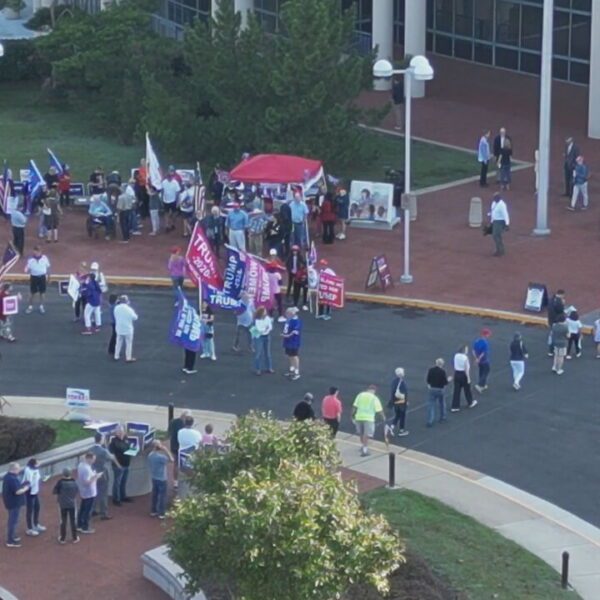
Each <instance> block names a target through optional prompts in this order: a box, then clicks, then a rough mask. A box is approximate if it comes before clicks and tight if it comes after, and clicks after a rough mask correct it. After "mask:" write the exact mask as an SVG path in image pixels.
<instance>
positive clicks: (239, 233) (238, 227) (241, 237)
mask: <svg viewBox="0 0 600 600" xmlns="http://www.w3.org/2000/svg"><path fill="white" fill-rule="evenodd" d="M225 225H226V226H227V237H228V238H229V244H230V245H231V246H233V247H234V248H237V249H238V250H241V251H242V252H246V229H248V213H247V212H246V211H245V210H240V204H239V202H234V204H233V209H232V210H231V211H230V212H229V214H228V215H227V218H226V219H225Z"/></svg>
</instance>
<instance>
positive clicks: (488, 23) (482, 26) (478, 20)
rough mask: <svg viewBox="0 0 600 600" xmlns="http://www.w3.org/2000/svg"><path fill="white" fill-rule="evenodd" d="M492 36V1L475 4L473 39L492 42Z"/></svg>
mask: <svg viewBox="0 0 600 600" xmlns="http://www.w3.org/2000/svg"><path fill="white" fill-rule="evenodd" d="M493 36H494V4H493V2H492V0H477V2H475V37H476V38H477V39H478V40H488V41H490V42H491V41H492V40H493Z"/></svg>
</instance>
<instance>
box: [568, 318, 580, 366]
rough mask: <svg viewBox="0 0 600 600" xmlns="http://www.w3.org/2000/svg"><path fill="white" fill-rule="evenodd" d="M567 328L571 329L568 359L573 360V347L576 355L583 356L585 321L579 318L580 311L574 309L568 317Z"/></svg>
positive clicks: (577, 356)
mask: <svg viewBox="0 0 600 600" xmlns="http://www.w3.org/2000/svg"><path fill="white" fill-rule="evenodd" d="M566 322H567V328H568V330H569V340H568V344H567V356H566V359H567V360H571V347H573V350H574V353H575V357H576V358H579V357H580V356H581V330H582V329H583V323H582V322H581V321H580V320H579V313H578V312H577V311H576V310H572V311H571V312H570V313H569V316H568V317H567V321H566Z"/></svg>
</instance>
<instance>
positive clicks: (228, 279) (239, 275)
mask: <svg viewBox="0 0 600 600" xmlns="http://www.w3.org/2000/svg"><path fill="white" fill-rule="evenodd" d="M245 274H246V255H245V254H244V253H243V252H240V251H239V250H237V249H236V248H232V247H231V246H227V266H226V267H225V274H224V276H223V292H224V293H225V294H226V295H227V296H229V297H230V298H231V299H234V300H238V299H239V297H240V294H241V293H242V288H243V287H244V275H245Z"/></svg>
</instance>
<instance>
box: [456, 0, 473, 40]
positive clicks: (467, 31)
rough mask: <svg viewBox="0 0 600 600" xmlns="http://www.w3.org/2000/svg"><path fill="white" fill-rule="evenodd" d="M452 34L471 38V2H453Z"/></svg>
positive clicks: (468, 0) (471, 0) (467, 0)
mask: <svg viewBox="0 0 600 600" xmlns="http://www.w3.org/2000/svg"><path fill="white" fill-rule="evenodd" d="M454 32H455V33H456V34H457V35H464V36H466V37H473V0H455V8H454Z"/></svg>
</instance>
